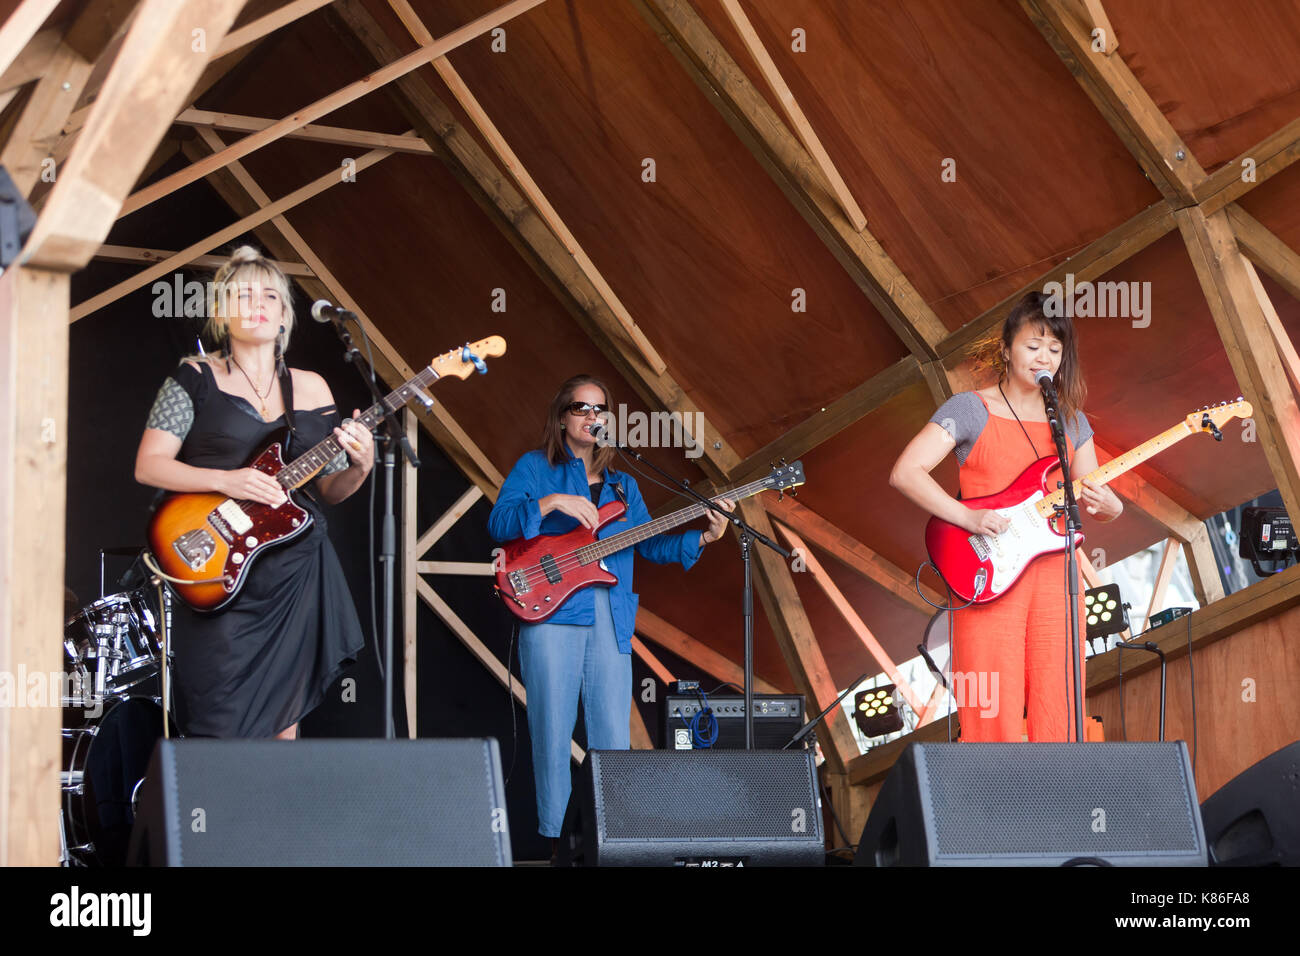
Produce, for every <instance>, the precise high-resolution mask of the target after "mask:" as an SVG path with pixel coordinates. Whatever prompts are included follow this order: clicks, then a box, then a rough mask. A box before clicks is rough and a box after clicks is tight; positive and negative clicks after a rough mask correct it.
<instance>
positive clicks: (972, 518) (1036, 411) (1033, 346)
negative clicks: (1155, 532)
mask: <svg viewBox="0 0 1300 956" xmlns="http://www.w3.org/2000/svg"><path fill="white" fill-rule="evenodd" d="M1048 301H1049V300H1048V297H1047V296H1045V295H1043V294H1042V293H1037V292H1036V293H1031V294H1030V295H1027V296H1025V298H1024V299H1022V300H1021V301H1020V302H1019V303H1018V304H1017V305H1016V307H1015V308H1014V309H1012V310H1011V313H1010V314H1009V315H1008V316H1007V319H1006V321H1005V322H1004V323H1003V326H1002V332H1001V335H1000V336H999V337H998V338H997V339H996V340H993V341H992V342H991V343H990V350H989V351H990V353H991V354H990V356H989V357H990V358H991V359H992V361H993V364H994V365H995V367H996V368H997V371H998V382H997V384H996V385H992V386H989V387H988V388H984V389H981V390H979V391H977V392H962V393H960V394H957V395H954V396H953V397H952V398H951V399H949V400H948V401H947V402H945V403H944V405H943V406H942V407H941V408H940V409H939V410H938V411H937V412H935V414H934V417H933V418H931V419H930V421H929V423H927V424H926V426H925V427H924V428H923V429H921V431H920V432H919V433H918V434H917V436H916V437H915V438H913V439H912V441H911V442H910V443H909V444H908V446H907V447H906V448H905V449H904V450H903V453H902V454H901V455H900V456H899V458H898V461H897V462H895V464H894V468H893V471H892V472H891V473H890V476H889V482H890V484H891V485H893V486H894V487H895V488H897V489H898V490H899V491H901V492H902V493H903V494H904V495H906V496H907V497H908V498H909V499H911V500H912V501H913V502H915V503H916V504H917V505H919V506H920V507H922V508H924V509H925V510H926V511H928V512H930V513H931V514H932V515H935V516H937V517H939V518H941V519H943V520H944V521H949V522H951V523H953V524H956V525H959V526H960V527H962V528H965V529H966V530H968V531H970V532H971V533H972V534H997V533H1000V532H1002V531H1004V530H1006V528H1007V526H1008V522H1007V519H1006V518H1004V517H1003V516H1002V515H1000V514H998V513H997V512H996V511H992V510H978V511H977V510H972V509H970V508H967V507H966V506H965V505H963V504H962V503H961V502H960V501H958V500H957V499H955V498H953V497H952V496H951V495H949V494H948V493H947V492H946V491H944V489H943V488H942V487H941V486H940V485H939V483H938V482H937V481H935V480H934V478H933V477H932V476H931V475H930V472H931V471H933V470H934V468H935V466H936V465H938V464H939V462H941V461H942V460H943V459H944V458H946V457H947V456H948V454H949V453H952V452H955V453H956V455H957V463H958V466H959V482H960V486H961V496H962V497H963V498H977V497H981V496H983V495H990V494H994V493H996V492H999V491H1002V490H1003V489H1004V488H1006V487H1007V486H1008V485H1010V484H1011V483H1012V482H1013V481H1014V480H1015V479H1016V478H1018V477H1019V476H1020V473H1021V472H1022V471H1024V470H1025V469H1026V468H1027V467H1029V465H1031V464H1033V463H1034V462H1035V461H1037V460H1038V459H1040V458H1044V457H1047V456H1049V455H1054V454H1055V451H1056V446H1055V444H1054V442H1053V440H1052V433H1051V428H1050V426H1049V425H1048V423H1047V415H1046V412H1045V410H1044V406H1043V399H1042V392H1041V391H1040V390H1039V388H1038V386H1037V385H1036V384H1035V382H1034V375H1035V373H1036V372H1038V371H1039V370H1040V369H1046V370H1047V371H1049V372H1051V373H1052V376H1053V378H1054V381H1055V383H1056V390H1057V394H1058V396H1059V399H1060V402H1059V408H1060V411H1061V418H1062V421H1063V423H1064V425H1065V432H1066V447H1067V449H1068V451H1069V454H1070V473H1071V475H1072V476H1074V477H1075V478H1078V477H1079V476H1080V475H1086V474H1088V473H1089V472H1091V471H1093V470H1095V469H1096V468H1097V451H1096V448H1095V447H1094V445H1093V441H1092V427H1091V426H1090V425H1089V424H1088V419H1087V417H1086V416H1085V415H1084V414H1083V409H1082V405H1083V402H1084V400H1085V398H1086V395H1087V390H1086V388H1085V386H1084V383H1083V376H1082V374H1081V372H1080V369H1079V357H1078V350H1077V348H1076V344H1075V332H1074V327H1073V325H1072V323H1071V322H1070V319H1069V318H1068V317H1065V316H1061V315H1050V314H1048V313H1049V312H1050V311H1053V310H1051V309H1048V308H1046V305H1047V303H1048ZM1055 311H1060V310H1055ZM1079 505H1080V508H1081V509H1083V511H1084V512H1085V514H1086V515H1087V516H1089V517H1091V518H1092V520H1095V521H1113V520H1114V519H1115V518H1117V517H1118V516H1119V514H1120V512H1121V511H1123V508H1124V506H1123V505H1122V504H1121V503H1120V500H1119V498H1118V497H1116V496H1115V493H1114V492H1113V491H1111V490H1110V489H1109V488H1107V487H1106V486H1105V485H1096V484H1093V483H1092V482H1087V481H1085V482H1084V483H1083V490H1082V492H1081V493H1080V495H1079ZM1084 520H1085V521H1087V520H1088V518H1086V517H1085V519H1084ZM1079 560H1080V561H1082V560H1084V559H1083V557H1082V555H1079ZM1066 587H1067V583H1066V580H1065V555H1064V553H1062V554H1053V555H1046V556H1044V557H1041V558H1038V559H1037V560H1036V561H1034V562H1032V563H1031V564H1030V565H1029V567H1028V568H1027V569H1026V571H1025V573H1024V574H1023V575H1022V576H1021V578H1020V580H1019V581H1017V582H1016V583H1015V584H1014V585H1012V587H1011V588H1010V589H1009V590H1008V591H1007V592H1006V593H1005V594H1003V595H1002V596H1000V597H999V598H997V599H996V600H994V601H991V602H989V603H988V604H982V605H972V606H971V607H969V608H966V609H964V610H961V611H956V612H954V614H953V625H954V634H953V648H952V667H953V683H952V687H953V691H954V694H955V695H956V697H957V711H958V719H959V721H960V723H961V739H962V740H965V741H1018V740H1020V739H1021V726H1022V725H1021V721H1022V718H1023V717H1027V718H1028V729H1029V739H1030V740H1031V741H1066V740H1072V739H1074V727H1073V724H1074V721H1073V704H1072V696H1071V695H1072V693H1073V668H1072V667H1071V666H1070V665H1069V652H1068V640H1069V639H1068V633H1069V615H1068V611H1067V605H1066V594H1067V593H1068V591H1067V590H1066ZM1079 621H1080V625H1081V626H1082V621H1083V608H1082V606H1081V607H1080V608H1079ZM1079 644H1080V654H1082V651H1083V640H1082V634H1081V635H1080V641H1079ZM1080 673H1082V661H1080Z"/></svg>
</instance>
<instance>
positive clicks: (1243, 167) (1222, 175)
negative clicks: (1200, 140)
mask: <svg viewBox="0 0 1300 956" xmlns="http://www.w3.org/2000/svg"><path fill="white" fill-rule="evenodd" d="M1298 159H1300V118H1298V119H1293V120H1292V121H1291V122H1289V123H1287V124H1286V125H1285V126H1283V127H1282V128H1281V129H1279V130H1278V131H1277V132H1275V133H1273V134H1271V135H1269V136H1267V137H1265V138H1264V139H1263V140H1261V141H1260V142H1258V143H1256V144H1255V145H1254V146H1252V147H1251V148H1250V149H1248V150H1246V151H1245V152H1244V153H1242V154H1241V155H1240V156H1238V157H1237V158H1235V159H1234V160H1232V161H1231V162H1229V163H1224V164H1223V166H1222V167H1220V168H1219V169H1216V170H1215V171H1214V172H1213V173H1211V174H1210V175H1209V176H1208V177H1206V178H1205V180H1203V181H1202V182H1201V183H1200V185H1199V186H1197V188H1196V201H1197V202H1198V203H1200V205H1201V210H1202V211H1203V212H1204V213H1205V215H1207V216H1212V215H1214V214H1215V213H1216V212H1218V211H1219V210H1220V209H1222V208H1223V207H1224V206H1226V205H1227V204H1228V203H1230V202H1236V201H1237V200H1238V199H1240V198H1241V197H1242V196H1244V195H1245V194H1246V193H1248V192H1250V191H1251V190H1252V189H1254V188H1255V187H1256V186H1258V185H1259V184H1260V183H1262V182H1265V181H1267V180H1268V179H1269V178H1271V177H1273V176H1276V175H1277V174H1278V173H1280V172H1282V170H1284V169H1286V168H1287V167H1289V166H1290V165H1291V164H1292V163H1294V162H1295V161H1296V160H1298Z"/></svg>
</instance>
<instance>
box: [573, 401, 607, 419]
mask: <svg viewBox="0 0 1300 956" xmlns="http://www.w3.org/2000/svg"><path fill="white" fill-rule="evenodd" d="M607 411H609V406H608V405H592V404H591V403H590V402H570V403H569V414H570V415H583V416H585V415H586V414H587V413H588V412H595V413H596V414H597V415H604V414H605V413H606V412H607Z"/></svg>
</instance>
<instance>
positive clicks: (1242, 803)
mask: <svg viewBox="0 0 1300 956" xmlns="http://www.w3.org/2000/svg"><path fill="white" fill-rule="evenodd" d="M1201 818H1202V820H1203V821H1204V823H1205V835H1206V838H1207V839H1208V840H1209V845H1210V865H1211V866H1300V740H1298V741H1296V742H1295V743H1293V744H1288V745H1287V746H1285V747H1283V748H1282V749H1281V750H1279V751H1277V752H1276V753H1272V754H1269V755H1268V756H1267V757H1265V758H1264V759H1263V760H1261V761H1260V762H1259V763H1257V764H1255V765H1254V766H1253V767H1251V768H1250V769H1248V770H1243V771H1242V772H1241V773H1239V774H1237V776H1235V777H1233V778H1232V779H1231V780H1229V781H1228V782H1227V783H1225V784H1224V785H1223V786H1222V787H1220V788H1219V789H1218V790H1217V791H1215V792H1214V794H1213V795H1212V796H1211V797H1209V798H1208V799H1207V800H1206V801H1205V802H1204V803H1203V804H1201Z"/></svg>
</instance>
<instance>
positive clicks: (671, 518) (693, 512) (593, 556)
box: [576, 481, 767, 564]
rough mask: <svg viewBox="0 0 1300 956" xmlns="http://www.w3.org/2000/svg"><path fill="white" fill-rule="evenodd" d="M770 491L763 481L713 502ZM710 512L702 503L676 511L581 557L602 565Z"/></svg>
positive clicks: (587, 548)
mask: <svg viewBox="0 0 1300 956" xmlns="http://www.w3.org/2000/svg"><path fill="white" fill-rule="evenodd" d="M766 488H767V485H766V484H765V483H764V482H763V481H751V482H749V483H748V484H745V485H738V486H737V487H735V488H730V489H727V490H724V491H719V492H718V493H717V494H716V495H714V496H713V497H711V498H710V499H709V500H710V501H717V500H718V499H719V498H730V499H731V500H732V501H739V500H740V499H742V498H749V497H751V496H753V495H756V494H758V493H759V492H760V491H763V490H765V489H766ZM708 510H709V509H708V508H706V507H704V505H702V504H700V503H699V502H698V501H697V502H696V503H695V504H692V505H687V506H686V507H685V508H683V509H681V510H680V511H674V512H673V513H672V514H667V515H664V516H663V517H662V518H656V519H655V520H653V521H647V522H646V523H645V524H643V525H637V526H636V527H635V528H629V529H628V530H627V531H622V532H619V533H618V534H615V535H611V536H610V537H608V538H602V539H601V540H600V541H597V542H596V543H594V544H589V545H586V546H585V547H582V548H579V549H578V550H577V552H576V553H577V554H578V556H579V557H580V558H581V560H582V562H583V563H584V564H589V563H590V562H592V561H599V560H600V559H601V558H604V557H607V556H609V555H611V554H614V553H615V552H617V551H622V550H623V549H624V548H630V547H632V545H634V544H639V543H640V542H642V541H645V540H646V539H647V538H653V537H654V536H655V535H657V534H663V533H664V532H665V531H671V530H672V529H673V528H676V527H677V526H678V525H681V524H686V522H688V521H693V520H695V519H696V518H698V517H699V516H700V515H702V514H704V513H705V512H706V511H708Z"/></svg>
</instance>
